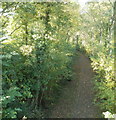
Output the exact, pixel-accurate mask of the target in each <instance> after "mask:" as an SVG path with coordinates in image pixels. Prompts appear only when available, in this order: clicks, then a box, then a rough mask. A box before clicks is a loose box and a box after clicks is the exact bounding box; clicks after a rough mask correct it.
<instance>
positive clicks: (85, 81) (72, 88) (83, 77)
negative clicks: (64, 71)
mask: <svg viewBox="0 0 116 120" xmlns="http://www.w3.org/2000/svg"><path fill="white" fill-rule="evenodd" d="M73 69H74V71H75V77H74V79H73V80H72V81H70V82H69V83H68V84H67V85H66V86H64V88H63V93H62V95H61V97H60V99H59V100H58V103H57V104H55V105H54V107H53V109H52V112H51V114H50V116H49V118H100V113H99V112H100V111H99V109H98V108H97V107H96V106H95V105H94V104H93V100H94V90H93V87H94V86H93V83H92V78H93V76H94V73H93V71H92V68H91V64H90V60H89V59H88V58H87V57H86V56H85V55H83V54H81V53H80V54H79V56H78V58H77V57H75V59H74V63H73Z"/></svg>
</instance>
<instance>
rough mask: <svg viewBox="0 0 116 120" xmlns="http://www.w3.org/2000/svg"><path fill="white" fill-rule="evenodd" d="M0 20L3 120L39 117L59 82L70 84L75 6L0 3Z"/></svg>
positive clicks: (51, 3) (47, 3)
mask: <svg viewBox="0 0 116 120" xmlns="http://www.w3.org/2000/svg"><path fill="white" fill-rule="evenodd" d="M73 9H74V10H73ZM1 17H2V18H1V19H2V32H1V33H2V35H3V38H2V39H1V43H2V56H1V58H2V60H3V62H2V66H3V82H2V88H3V96H2V103H3V104H2V107H3V118H16V117H23V116H24V115H25V116H27V117H28V118H36V117H37V118H38V117H42V114H41V113H42V111H41V108H42V107H46V106H48V105H49V104H50V103H51V102H53V100H54V99H53V98H54V95H55V93H56V92H57V91H58V89H59V87H60V83H61V82H62V81H66V80H67V79H71V75H72V71H71V68H70V66H71V56H72V54H73V52H74V47H75V44H74V39H73V36H74V35H75V33H76V32H77V26H78V22H77V21H78V5H77V4H72V3H66V2H65V3H63V2H62V3H60V2H59V3H58V2H41V3H33V2H32V3H31V2H30V3H16V2H15V3H13V2H12V3H5V2H3V3H2V15H1ZM4 36H6V37H4Z"/></svg>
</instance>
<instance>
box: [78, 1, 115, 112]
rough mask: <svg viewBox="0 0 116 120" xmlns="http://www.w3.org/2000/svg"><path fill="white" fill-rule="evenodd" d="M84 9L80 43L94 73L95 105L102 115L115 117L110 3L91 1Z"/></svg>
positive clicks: (111, 12) (111, 4)
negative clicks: (108, 113) (105, 113)
mask: <svg viewBox="0 0 116 120" xmlns="http://www.w3.org/2000/svg"><path fill="white" fill-rule="evenodd" d="M87 7H88V9H87V11H86V12H84V13H82V15H81V18H80V20H81V22H82V23H81V29H80V33H81V34H80V40H79V44H80V46H81V47H84V49H85V50H86V52H87V54H88V55H89V57H90V60H91V61H92V64H91V65H92V67H93V70H94V71H95V72H96V77H95V89H96V99H95V103H96V104H98V105H99V106H100V108H101V109H102V110H103V111H104V112H106V111H109V112H110V113H112V114H115V113H116V110H115V108H116V104H115V75H114V42H113V40H114V38H113V25H114V24H113V23H114V19H113V15H114V14H113V3H111V2H93V3H92V2H90V3H88V4H87ZM86 18H88V19H86ZM88 28H89V29H88Z"/></svg>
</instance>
